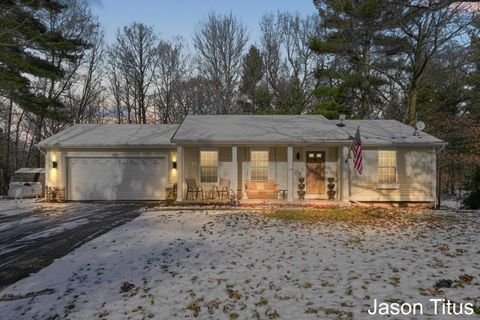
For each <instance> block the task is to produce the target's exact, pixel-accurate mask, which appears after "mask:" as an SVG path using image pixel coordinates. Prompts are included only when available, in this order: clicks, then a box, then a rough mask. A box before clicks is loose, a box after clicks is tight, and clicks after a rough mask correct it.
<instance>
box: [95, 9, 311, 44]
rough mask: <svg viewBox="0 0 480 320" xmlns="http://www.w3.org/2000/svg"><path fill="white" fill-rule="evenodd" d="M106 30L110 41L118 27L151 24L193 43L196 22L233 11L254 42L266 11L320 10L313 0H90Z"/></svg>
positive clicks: (165, 35) (164, 35) (167, 34)
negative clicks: (209, 16)
mask: <svg viewBox="0 0 480 320" xmlns="http://www.w3.org/2000/svg"><path fill="white" fill-rule="evenodd" d="M90 2H91V3H92V10H93V12H94V13H95V14H96V15H98V17H99V18H100V21H101V23H102V25H103V28H104V30H105V38H106V41H107V43H111V42H112V41H113V39H114V38H115V33H116V31H117V30H118V28H122V27H123V26H126V25H129V24H131V23H132V22H134V21H136V22H143V23H145V24H147V25H150V26H152V27H153V28H154V30H155V31H156V32H157V34H159V36H160V37H161V38H162V39H165V40H168V39H171V38H173V37H175V36H181V37H183V38H184V39H185V40H186V41H187V42H188V43H191V39H192V34H193V30H194V29H195V26H196V25H197V24H198V23H199V22H200V21H202V20H203V19H205V18H206V17H207V16H208V13H209V12H212V11H214V12H216V13H219V14H227V13H229V12H232V13H233V14H234V15H235V16H236V17H237V18H239V19H240V20H241V21H242V22H243V23H244V24H245V25H246V26H247V28H248V30H249V35H250V40H251V41H250V43H255V42H256V41H257V39H258V38H259V32H260V28H259V21H260V18H261V17H262V15H263V14H264V13H267V12H277V11H289V12H298V13H300V14H301V15H303V16H304V15H308V14H313V13H315V12H316V10H315V7H314V5H313V1H312V0H236V1H235V0H223V1H222V0H90Z"/></svg>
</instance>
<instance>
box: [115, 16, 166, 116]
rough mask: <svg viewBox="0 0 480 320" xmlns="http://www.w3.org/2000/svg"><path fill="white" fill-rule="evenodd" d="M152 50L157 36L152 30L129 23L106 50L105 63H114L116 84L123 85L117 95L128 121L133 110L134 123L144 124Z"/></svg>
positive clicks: (152, 67) (152, 69)
mask: <svg viewBox="0 0 480 320" xmlns="http://www.w3.org/2000/svg"><path fill="white" fill-rule="evenodd" d="M156 49H157V37H156V36H155V34H154V32H153V29H152V27H149V26H146V25H144V24H142V23H133V24H132V25H131V26H129V27H124V28H123V30H122V31H120V30H119V31H118V32H117V36H116V40H115V43H114V44H113V45H112V46H111V48H110V54H109V56H110V59H109V60H110V64H114V67H112V68H111V69H112V70H115V77H116V81H121V82H122V84H123V85H122V87H123V89H122V91H121V95H122V100H123V102H124V103H125V104H126V105H127V110H128V113H129V116H128V121H129V122H131V121H132V119H131V118H130V112H131V111H133V113H134V120H133V121H134V122H136V123H147V109H148V107H149V98H148V97H149V93H150V91H151V89H152V84H153V80H154V74H155V68H156V66H157V57H158V55H157V50H156ZM111 78H112V77H111ZM111 80H112V79H111ZM119 93H120V92H119Z"/></svg>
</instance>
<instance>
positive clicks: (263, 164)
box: [250, 151, 268, 181]
mask: <svg viewBox="0 0 480 320" xmlns="http://www.w3.org/2000/svg"><path fill="white" fill-rule="evenodd" d="M250 162H251V176H250V179H251V180H252V181H266V180H268V151H251V152H250Z"/></svg>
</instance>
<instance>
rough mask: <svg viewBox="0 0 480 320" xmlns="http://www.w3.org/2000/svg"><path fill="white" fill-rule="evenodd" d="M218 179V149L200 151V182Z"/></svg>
mask: <svg viewBox="0 0 480 320" xmlns="http://www.w3.org/2000/svg"><path fill="white" fill-rule="evenodd" d="M217 181H218V151H200V182H217Z"/></svg>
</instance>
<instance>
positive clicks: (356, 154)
mask: <svg viewBox="0 0 480 320" xmlns="http://www.w3.org/2000/svg"><path fill="white" fill-rule="evenodd" d="M350 150H352V151H353V168H354V169H355V170H357V171H358V173H360V174H362V170H363V163H362V140H361V139H360V126H358V128H357V132H356V133H355V137H353V141H352V145H351V146H350Z"/></svg>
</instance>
